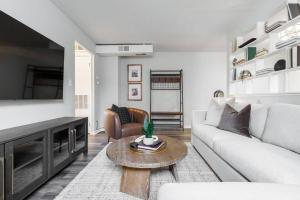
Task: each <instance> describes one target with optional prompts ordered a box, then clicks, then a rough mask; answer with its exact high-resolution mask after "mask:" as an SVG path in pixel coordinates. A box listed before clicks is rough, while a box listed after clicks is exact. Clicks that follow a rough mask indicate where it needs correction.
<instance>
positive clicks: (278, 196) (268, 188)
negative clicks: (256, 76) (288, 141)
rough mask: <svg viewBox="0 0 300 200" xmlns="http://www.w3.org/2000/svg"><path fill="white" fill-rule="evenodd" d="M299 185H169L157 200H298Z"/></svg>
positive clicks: (228, 183) (161, 190)
mask: <svg viewBox="0 0 300 200" xmlns="http://www.w3.org/2000/svg"><path fill="white" fill-rule="evenodd" d="M299 197H300V186H299V185H285V184H275V183H230V182H223V183H168V184H164V185H163V186H162V187H160V189H159V191H158V196H157V200H182V199H188V200H241V199H243V200H266V199H272V200H282V199H284V200H297V199H299Z"/></svg>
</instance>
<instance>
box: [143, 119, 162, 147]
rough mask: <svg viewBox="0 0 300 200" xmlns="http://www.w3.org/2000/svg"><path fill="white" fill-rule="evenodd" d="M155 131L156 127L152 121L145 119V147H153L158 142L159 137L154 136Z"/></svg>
mask: <svg viewBox="0 0 300 200" xmlns="http://www.w3.org/2000/svg"><path fill="white" fill-rule="evenodd" d="M153 131H154V125H153V122H152V120H148V119H145V121H144V134H145V137H144V139H143V142H144V144H145V145H152V144H153V142H155V141H156V140H158V137H157V136H153Z"/></svg>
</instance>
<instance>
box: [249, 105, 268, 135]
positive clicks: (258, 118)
mask: <svg viewBox="0 0 300 200" xmlns="http://www.w3.org/2000/svg"><path fill="white" fill-rule="evenodd" d="M268 111H269V106H267V105H263V104H251V115H250V124H249V131H250V134H251V135H253V136H255V137H257V138H261V137H262V134H263V132H264V129H265V125H266V121H267V117H268Z"/></svg>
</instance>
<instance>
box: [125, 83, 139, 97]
mask: <svg viewBox="0 0 300 200" xmlns="http://www.w3.org/2000/svg"><path fill="white" fill-rule="evenodd" d="M128 101H142V83H128Z"/></svg>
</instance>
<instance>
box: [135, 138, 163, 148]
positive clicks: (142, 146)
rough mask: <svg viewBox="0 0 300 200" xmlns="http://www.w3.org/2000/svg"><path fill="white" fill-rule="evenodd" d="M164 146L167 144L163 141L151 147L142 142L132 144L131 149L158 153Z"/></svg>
mask: <svg viewBox="0 0 300 200" xmlns="http://www.w3.org/2000/svg"><path fill="white" fill-rule="evenodd" d="M164 144H166V142H165V141H163V140H161V139H158V140H157V141H154V142H153V144H151V145H146V144H144V142H143V140H142V141H140V142H131V143H130V147H131V148H132V149H136V150H139V149H140V150H149V151H158V150H159V149H160V148H161V147H162V146H163V145H164Z"/></svg>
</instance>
